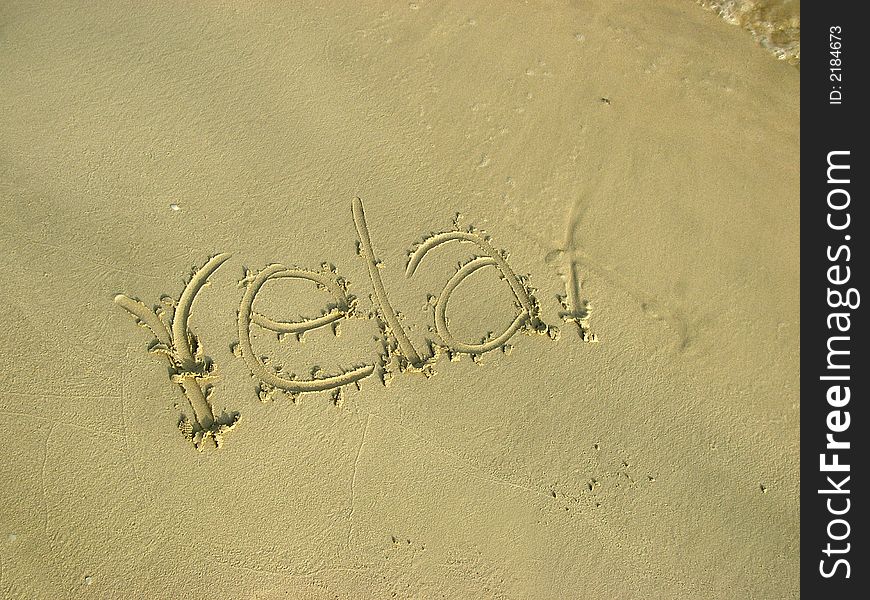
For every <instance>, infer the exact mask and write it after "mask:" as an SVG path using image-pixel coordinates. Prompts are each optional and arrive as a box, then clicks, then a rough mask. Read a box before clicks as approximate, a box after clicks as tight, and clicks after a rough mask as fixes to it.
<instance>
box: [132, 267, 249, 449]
mask: <svg viewBox="0 0 870 600" xmlns="http://www.w3.org/2000/svg"><path fill="white" fill-rule="evenodd" d="M229 258H230V255H229V254H218V255H216V256H213V257H212V258H211V259H210V260H209V261H208V262H207V263H206V264H205V265H203V266H202V267H201V268H200V269H198V270H196V271H195V272H194V273H193V275H192V277H191V278H190V281H188V283H187V285H186V286H185V287H184V291H183V292H182V293H181V296H180V297H179V299H178V301H175V300H173V299H172V298H170V297H168V296H164V297H163V298H161V302H162V304H163V306H161V307H158V308H156V309H150V308H148V307H147V306H146V305H145V304H144V303H142V302H141V301H139V300H134V299H133V298H130V297H129V296H126V295H124V294H118V295H117V296H115V304H117V305H118V306H120V307H121V308H123V309H124V310H126V311H127V312H129V313H130V314H131V315H133V316H134V317H136V319H137V324H139V325H142V326H143V327H145V328H146V329H148V330H149V331H150V332H151V333H152V335H154V337H155V340H154V341H153V342H152V343H151V345H150V346H149V348H148V350H149V351H150V352H152V353H153V354H159V355H162V356H165V357H166V358H167V359H168V360H169V364H170V366H171V371H170V380H171V381H172V382H173V383H176V384H178V385H179V386H180V387H181V389H182V391H183V392H184V396H185V397H186V398H187V401H188V403H189V404H190V407H191V410H192V411H193V420H192V421H191V420H190V419H189V418H187V417H186V416H182V418H181V420H180V422H179V424H178V428H179V429H180V430H181V432H182V433H183V434H184V436H185V437H186V438H187V439H188V440H190V441H191V442H193V444H194V445H195V446H196V448H197V449H199V450H202V449H203V448H204V445H205V441H206V440H208V439H210V440H211V441H213V442H214V444H215V446H217V447H220V446H221V444H222V442H223V436H224V434H225V433H226V432H228V431H229V430H231V429H232V428H233V427H235V425H236V423H238V420H239V414H238V413H232V414H230V415H227V414H223V415H221V416H220V418H216V417H215V415H214V410H213V408H212V405H211V402H210V398H211V394H212V391H213V388H212V385H211V381H213V380H214V379H215V378H216V372H215V367H214V364H213V363H212V362H211V361H210V360H208V359H207V358H206V357H205V355H204V353H203V348H202V345H201V344H200V343H199V339H198V338H197V337H196V335H195V334H194V333H193V332H192V331H191V330H190V328H189V324H188V321H189V319H190V311H191V309H192V307H193V302H194V300H196V297H197V294H199V292H200V290H202V288H203V287H204V286H205V285H206V284H207V283H208V278H209V276H210V275H211V274H212V273H214V272H215V271H216V270H217V269H218V267H220V266H221V265H222V264H223V263H224V262H226V261H227V260H228V259H229Z"/></svg>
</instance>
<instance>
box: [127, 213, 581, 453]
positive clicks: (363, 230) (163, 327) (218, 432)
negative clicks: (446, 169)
mask: <svg viewBox="0 0 870 600" xmlns="http://www.w3.org/2000/svg"><path fill="white" fill-rule="evenodd" d="M353 222H354V224H355V225H356V230H357V233H358V235H359V246H358V254H359V255H360V256H362V257H363V258H364V259H365V261H366V264H367V267H368V273H369V277H370V278H371V284H372V288H373V291H374V295H373V305H374V307H375V308H374V312H373V313H372V314H370V315H365V314H360V313H359V311H358V310H357V299H356V298H355V297H353V296H352V295H350V294H349V293H348V285H347V282H346V281H345V280H344V279H343V278H342V277H340V276H339V275H338V274H337V273H336V272H335V269H334V268H331V267H329V266H328V265H324V266H323V268H322V269H321V270H317V271H315V270H309V269H301V268H289V267H285V266H283V265H280V264H272V265H268V266H267V267H265V268H264V269H262V270H261V271H259V272H256V273H254V272H250V271H249V272H248V273H247V275H246V277H245V278H244V279H243V280H242V281H241V282H240V284H241V285H242V286H243V287H244V288H245V293H244V295H243V297H242V300H241V304H240V306H239V311H238V335H239V340H238V343H237V344H234V346H233V350H234V353H235V354H236V355H237V356H240V357H241V358H242V359H244V361H245V363H246V365H247V366H248V368H249V369H250V370H251V374H252V375H253V376H254V377H255V378H256V379H257V380H259V390H258V391H259V396H260V399H261V400H264V401H265V400H267V399H270V398H272V397H273V396H274V393H275V392H276V391H278V390H281V391H283V392H285V393H286V394H289V395H290V396H291V397H292V398H293V399H294V402H295V401H296V400H297V399H298V397H299V395H300V394H302V393H305V392H322V391H331V392H332V397H333V400H334V402H335V403H336V404H340V403H341V401H342V389H343V388H344V387H345V386H348V385H355V386H356V387H357V388H358V387H359V383H360V381H361V380H363V379H365V378H367V377H370V376H372V375H375V374H376V373H377V374H379V375H380V379H381V382H382V383H383V384H384V385H386V384H387V382H388V381H389V379H390V378H391V377H392V373H393V372H395V371H398V372H406V371H415V372H419V373H422V374H423V375H425V376H427V377H429V376H431V375H433V374H434V370H433V365H434V363H435V362H436V361H437V360H438V358H439V357H440V356H441V355H442V354H446V355H447V356H449V357H450V358H451V359H458V358H459V357H460V356H461V355H462V354H468V355H470V356H471V358H472V359H473V360H475V361H478V360H479V359H480V357H481V356H482V355H483V354H485V353H487V352H490V351H493V350H497V349H500V350H506V349H507V342H508V341H509V340H510V339H511V338H512V337H513V336H514V335H516V334H517V333H518V332H524V333H530V334H544V335H549V336H550V337H551V338H552V339H556V338H557V337H558V334H559V331H558V329H557V328H556V327H554V326H548V325H546V324H545V323H544V322H543V321H541V319H540V316H539V312H540V310H539V306H538V302H537V300H536V299H535V296H534V290H533V289H532V288H530V287H529V285H528V278H527V277H524V276H520V275H517V274H516V273H515V272H514V270H513V269H512V268H511V267H510V265H509V264H508V262H507V253H506V252H504V251H502V250H497V249H496V248H494V247H493V246H492V245H491V243H490V238H489V237H488V236H487V235H485V234H484V233H483V232H481V231H479V230H477V229H475V228H474V227H469V228H468V229H466V230H460V229H459V228H458V224H457V226H456V228H454V229H452V230H449V231H443V232H441V233H437V234H434V235H431V236H430V237H428V238H426V239H425V240H424V241H423V242H422V243H421V244H420V245H418V246H417V247H416V248H415V249H414V250H413V251H412V252H411V254H410V260H409V261H408V265H407V269H406V271H405V274H406V276H407V277H411V276H412V275H414V273H415V272H416V271H417V268H418V267H419V266H420V263H421V261H422V260H423V258H424V257H425V256H426V254H427V253H429V252H430V251H431V250H433V249H435V248H437V247H438V246H441V245H442V244H446V243H448V242H464V243H468V244H472V245H474V246H475V250H476V251H477V252H478V255H477V256H475V257H474V258H472V259H471V260H470V261H468V262H466V263H464V264H462V265H460V267H459V268H458V270H457V271H456V272H455V273H454V274H453V276H452V277H450V279H449V280H448V281H447V283H446V284H445V285H444V288H443V289H442V290H441V293H440V294H439V295H438V296H437V297H435V296H430V297H429V305H430V306H431V307H432V308H433V313H434V327H433V329H434V331H435V332H436V333H437V336H438V338H440V341H439V342H431V343H430V348H429V350H430V353H429V356H428V357H426V358H421V356H420V353H419V352H418V351H417V349H416V348H415V347H414V344H413V343H412V342H411V340H410V339H409V338H408V335H407V333H406V332H405V329H404V328H403V326H402V324H401V322H400V320H399V317H398V315H397V314H396V311H394V310H393V307H392V306H391V305H390V302H389V299H388V297H387V291H386V289H385V288H384V283H383V281H382V280H381V276H380V272H379V271H380V268H381V266H382V265H381V263H380V261H378V260H377V258H375V254H374V250H373V248H372V241H371V238H370V236H369V230H368V227H367V225H366V218H365V212H364V211H363V205H362V201H361V200H360V199H359V198H355V199H354V201H353ZM229 258H230V255H229V254H218V255H216V256H214V257H212V258H211V259H210V260H209V261H208V262H206V264H205V265H203V266H202V267H201V268H199V269H197V270H196V271H195V272H194V273H193V275H192V276H191V278H190V280H189V281H188V282H187V284H186V286H185V288H184V290H183V292H182V293H181V296H180V297H179V298H178V300H175V299H174V298H171V297H169V296H164V297H163V298H161V303H160V305H158V306H156V307H154V308H153V309H152V308H149V307H147V306H146V305H145V304H144V303H142V302H140V301H139V300H136V299H133V298H130V297H129V296H126V295H124V294H118V295H117V296H115V303H116V304H118V305H119V306H121V307H122V308H124V309H125V310H127V311H128V312H129V313H130V314H132V315H133V316H135V317H136V319H137V323H138V324H139V325H142V326H144V327H145V328H147V329H148V330H149V331H150V332H151V334H152V335H153V336H154V338H155V339H154V340H153V341H152V342H151V345H150V347H149V351H150V352H152V353H154V354H157V355H161V356H164V357H165V358H166V359H168V361H169V364H170V379H171V381H172V382H173V383H176V384H177V385H179V386H180V387H181V390H182V391H183V393H184V396H185V397H186V398H187V400H188V402H189V404H190V408H191V409H192V411H193V418H192V419H191V418H188V417H187V416H182V417H181V420H180V422H179V425H178V427H179V429H180V430H181V431H182V433H183V434H184V435H185V437H186V438H187V439H189V440H190V441H191V442H193V444H194V445H195V446H196V447H197V448H198V449H200V450H201V449H203V448H204V444H205V442H206V441H207V440H211V441H212V442H213V443H214V445H215V446H217V447H220V445H221V443H222V441H223V436H224V434H225V433H226V432H227V431H229V430H231V429H232V428H234V427H235V426H236V424H237V423H238V420H239V413H237V412H234V413H232V414H227V413H223V414H221V415H220V416H216V415H215V414H214V411H213V408H212V403H211V395H212V392H213V386H212V382H213V381H214V379H215V377H216V370H215V366H214V363H213V362H212V361H211V360H210V359H209V358H208V357H206V356H205V354H204V352H203V348H202V345H201V344H200V342H199V339H198V338H197V336H196V335H195V334H194V333H193V332H192V331H191V330H190V328H189V326H188V320H189V318H190V313H191V307H192V306H193V303H194V300H196V297H197V294H198V293H199V291H200V290H201V289H202V288H203V286H205V285H206V283H207V282H208V278H209V277H210V276H211V275H212V274H213V273H214V272H215V271H216V270H217V269H218V268H219V267H220V266H221V265H222V264H223V263H224V262H226V261H227V260H228V259H229ZM484 267H492V268H494V269H496V270H497V271H498V274H499V276H500V278H501V279H502V280H503V281H505V282H506V283H507V285H508V286H509V287H510V290H511V292H512V294H513V297H514V305H515V307H516V311H517V313H516V316H515V317H514V318H513V321H512V322H511V324H510V325H509V326H508V327H507V328H506V329H505V330H504V331H503V332H502V333H500V334H498V335H496V334H493V333H490V334H489V335H488V336H487V337H486V338H485V339H483V340H482V341H480V342H474V343H472V342H465V341H462V340H459V339H457V338H456V337H455V336H454V335H453V333H452V332H451V330H450V325H449V320H448V318H447V305H448V302H449V301H450V297H451V295H452V294H453V292H454V291H455V290H456V289H457V288H458V287H459V286H460V284H461V283H462V282H463V281H464V280H465V279H466V278H467V277H468V276H470V275H471V274H472V273H475V272H476V271H478V270H480V269H483V268H484ZM277 279H298V280H305V281H310V282H312V283H314V284H315V285H316V286H317V288H318V289H320V290H323V291H326V292H328V293H329V294H330V295H331V296H332V302H331V304H330V305H329V306H328V308H327V310H325V311H324V312H323V314H321V316H319V317H317V318H312V319H303V320H300V321H286V322H285V321H275V320H273V319H270V318H269V317H267V316H265V315H263V314H260V313H258V312H256V311H255V310H254V301H255V299H256V298H257V294H258V292H260V290H261V289H262V287H263V285H264V284H265V283H266V282H267V281H271V280H277ZM562 305H563V308H564V309H565V310H566V312H564V313H562V318H563V319H564V320H565V321H566V322H572V323H574V324H576V325H577V327H579V329H580V334H581V336H582V338H583V339H584V340H587V341H591V340H592V339H593V336H591V335H589V333H588V330H587V327H586V320H587V319H588V316H589V307H588V304H586V305H584V306H582V307H571V306H569V305H568V300H567V295H566V297H565V298H564V299H563V300H562ZM349 318H376V319H377V322H378V324H379V326H380V330H381V334H382V340H381V341H382V347H383V353H382V354H381V356H380V357H379V358H380V360H379V362H378V363H373V364H363V365H360V366H357V367H354V368H352V369H350V370H347V371H343V372H340V373H335V374H323V373H322V372H320V371H319V370H317V371H316V372H315V373H313V374H312V376H311V378H309V379H302V378H299V377H297V376H296V375H294V374H289V373H285V372H283V370H282V369H280V368H272V367H271V366H270V364H269V360H268V359H267V358H265V357H262V356H261V355H259V354H258V353H257V352H256V351H255V349H254V347H253V344H252V340H251V329H252V327H253V326H254V325H256V326H257V327H261V328H263V329H266V330H269V331H272V332H275V333H277V334H278V337H279V339H282V338H283V337H284V336H286V335H294V336H296V337H297V339H301V336H302V335H303V334H304V333H305V332H307V331H312V330H315V329H319V328H321V327H327V326H329V327H331V328H332V330H333V333H335V334H336V335H337V333H338V324H339V321H341V320H342V319H349Z"/></svg>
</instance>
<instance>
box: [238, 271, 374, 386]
mask: <svg viewBox="0 0 870 600" xmlns="http://www.w3.org/2000/svg"><path fill="white" fill-rule="evenodd" d="M281 278H289V279H303V280H307V281H311V282H313V283H314V284H316V285H317V286H318V287H319V288H321V289H324V290H326V291H328V292H329V293H330V294H331V295H332V297H333V300H334V304H333V305H332V306H331V307H330V308H329V310H328V311H327V312H326V313H325V314H323V315H321V316H320V317H317V318H315V319H306V320H302V321H296V322H283V321H274V320H272V319H270V318H268V317H266V316H264V315H262V314H260V313H258V312H255V311H254V300H255V299H256V297H257V293H258V292H259V291H260V290H261V289H262V287H263V285H264V284H265V283H266V282H267V281H269V280H270V279H281ZM243 284H245V286H246V289H245V294H244V296H243V297H242V303H241V305H240V307H239V318H238V329H239V345H238V350H239V353H240V354H241V356H242V358H243V359H244V360H245V363H246V364H247V365H248V368H249V369H250V370H251V373H252V374H253V375H254V376H255V377H257V378H258V379H259V380H260V381H261V382H262V384H265V387H266V389H268V387H271V388H277V389H280V390H283V391H285V392H288V393H290V394H291V395H295V394H301V393H303V392H321V391H327V390H340V389H341V388H342V386H345V385H348V384H352V383H357V382H358V381H359V380H361V379H364V378H365V377H368V376H369V375H371V374H372V372H373V371H374V365H363V366H360V367H356V368H354V369H352V370H350V371H346V372H344V373H340V374H338V375H330V376H322V377H316V378H313V379H297V378H296V377H295V375H282V374H281V373H279V372H277V371H275V370H273V369H270V368H269V367H268V366H267V365H266V364H265V363H264V362H263V360H262V359H261V358H260V357H259V356H258V355H257V353H256V352H254V348H253V345H252V342H251V325H252V324H256V325H258V326H259V327H262V328H264V329H268V330H270V331H274V332H276V333H278V334H287V333H292V334H296V335H297V336H301V335H302V334H303V333H305V332H306V331H311V330H313V329H318V328H320V327H325V326H327V325H332V326H333V331H336V329H335V327H336V326H337V324H338V321H339V320H341V319H343V318H345V317H350V316H352V315H353V309H354V305H355V299H353V298H351V297H350V296H349V295H348V294H347V289H346V284H345V283H344V282H343V281H342V280H340V279H339V278H338V277H337V276H336V275H335V273H333V272H332V271H330V270H328V269H326V270H324V271H311V270H307V269H290V268H287V267H285V266H283V265H280V264H272V265H269V266H267V267H266V268H265V269H263V270H262V271H260V272H259V273H257V274H256V275H251V276H250V277H249V278H248V279H246V280H245V281H243ZM336 400H338V397H336Z"/></svg>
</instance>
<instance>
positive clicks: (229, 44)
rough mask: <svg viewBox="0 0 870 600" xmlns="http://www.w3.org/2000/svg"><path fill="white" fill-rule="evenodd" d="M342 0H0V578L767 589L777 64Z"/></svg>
mask: <svg viewBox="0 0 870 600" xmlns="http://www.w3.org/2000/svg"><path fill="white" fill-rule="evenodd" d="M359 4H360V5H358V6H355V7H354V8H353V9H352V10H348V9H347V8H341V7H340V6H339V4H338V3H322V4H320V5H316V4H306V5H304V6H301V5H300V6H296V5H295V3H290V4H288V5H287V6H285V7H283V8H279V7H277V6H275V5H272V4H267V3H263V4H259V3H256V4H253V5H240V6H237V7H235V8H234V7H232V6H230V5H228V4H221V5H217V4H213V3H178V2H174V3H169V2H167V3H142V2H138V3H132V2H131V3H129V4H126V3H120V2H117V3H109V4H104V5H100V6H97V5H96V4H89V3H84V4H81V3H73V4H70V3H55V2H38V3H36V2H32V3H24V4H19V3H16V2H4V3H3V4H2V6H0V139H2V148H0V198H2V205H0V206H2V214H3V221H2V225H0V255H2V257H3V269H2V272H0V304H2V307H3V319H2V330H0V417H2V420H3V423H4V438H3V444H2V449H0V459H2V460H0V481H2V483H3V485H2V489H0V590H2V592H3V596H4V598H16V599H17V598H161V599H175V598H179V599H180V598H191V597H215V598H233V599H235V598H245V599H258V600H271V599H278V598H312V599H327V598H349V599H356V598H363V599H364V598H374V599H380V598H459V599H472V598H535V599H544V598H598V599H600V598H739V599H746V598H764V599H774V598H795V597H797V596H798V560H799V544H798V542H799V529H798V516H799V504H798V485H799V473H798V467H799V464H798V443H799V433H798V415H799V413H798V392H799V384H798V350H799V349H798V342H799V301H798V287H799V272H798V267H799V253H798V229H799V215H798V192H799V188H798V170H799V156H798V149H799V128H798V125H799V104H798V90H799V71H798V70H797V69H795V68H794V67H793V66H790V65H789V64H786V62H784V61H777V60H776V59H775V58H774V57H772V56H771V55H770V54H769V53H768V52H767V51H766V50H765V49H763V48H761V47H760V46H758V45H757V44H756V43H755V42H754V41H753V40H752V38H751V37H750V36H749V35H748V34H747V33H746V32H745V31H742V30H741V29H740V28H738V27H734V26H732V25H729V24H728V23H726V22H725V21H723V20H722V19H719V18H718V17H717V16H716V15H715V14H714V13H712V12H710V11H706V10H704V9H703V8H701V7H700V6H698V5H696V4H695V3H692V2H688V1H686V0H670V1H663V2H654V3H637V2H628V1H615V2H614V1H611V0H598V1H589V2H571V3H544V2H529V3H525V4H520V3H513V4H510V5H507V4H501V3H492V4H490V5H488V4H484V3H477V2H458V1H457V2H448V3H435V2H424V1H418V2H413V3H407V2H400V3H374V2H371V3H368V2H367V3H359ZM355 198H358V199H359V200H357V201H355V200H354V199H355ZM355 208H356V210H355ZM363 213H364V217H365V227H364V228H363V227H361V225H362V223H361V220H362V219H361V217H362V216H363ZM450 231H453V232H456V231H459V232H461V233H450V234H446V235H445V236H442V237H436V238H434V241H433V242H431V243H430V245H434V243H435V242H438V241H442V240H446V241H445V243H443V244H442V245H439V246H437V247H434V248H432V249H431V250H429V251H428V253H426V254H425V256H423V257H422V259H421V260H420V263H419V266H418V267H417V268H416V271H415V272H414V273H413V274H412V275H410V276H409V274H408V273H407V272H406V267H407V265H408V262H409V255H410V253H412V252H413V251H414V250H415V248H417V245H418V244H420V243H421V242H423V241H424V240H426V239H427V238H430V237H431V236H432V234H437V233H439V232H450ZM451 238H462V239H451ZM487 239H488V241H486V240H487ZM361 240H362V243H360V241H361ZM481 240H483V241H481ZM427 248H428V246H424V247H423V249H422V250H420V252H424V251H425V250H426V249H427ZM502 251H504V252H505V254H502ZM221 253H226V255H227V256H221ZM213 257H218V258H216V259H213ZM475 257H481V258H479V259H475ZM418 258H419V256H418ZM210 259H213V260H212V263H211V268H213V272H211V273H210V274H209V273H207V272H203V271H200V272H199V273H198V275H197V274H195V273H194V272H195V271H196V270H197V269H200V268H201V267H203V266H204V265H206V263H208V262H209V260H210ZM472 259H475V261H476V262H473V263H471V264H469V261H470V260H472ZM221 261H223V262H221ZM217 263H220V264H217ZM216 264H217V266H215V265H216ZM270 265H283V267H282V266H276V267H269V266H270ZM460 265H464V266H463V267H462V268H460ZM477 267H480V268H479V269H477ZM267 268H270V269H271V270H269V271H266V269H267ZM293 269H297V270H293ZM457 269H460V271H461V272H460V274H459V275H458V276H456V278H454V274H455V273H456V272H457ZM463 269H464V270H463ZM281 274H283V276H282V277H278V275H281ZM192 276H193V277H192ZM258 277H259V280H258ZM306 278H307V279H306ZM312 279H316V280H317V281H318V282H319V283H320V285H319V287H318V286H317V285H315V283H314V282H313V281H312ZM448 282H450V284H449V285H448ZM260 283H262V287H259V290H256V289H255V288H256V287H257V286H259V284H260ZM454 284H455V289H453V290H452V293H451V288H452V287H453V285H454ZM445 286H446V287H447V288H448V289H447V291H446V292H445V291H444V290H445ZM185 290H187V292H185ZM255 291H256V294H255V293H254V292H255ZM119 294H121V295H123V296H118V295H119ZM127 299H129V300H127ZM136 299H138V300H141V304H137V303H135V302H134V300H136ZM448 300H449V305H448V304H447V302H448ZM125 303H126V304H125ZM246 303H247V304H246ZM125 306H126V307H127V309H129V311H133V312H135V311H137V310H139V311H143V310H144V311H145V313H146V316H147V315H151V317H153V319H154V320H153V321H152V322H151V325H152V328H156V329H157V330H158V333H159V335H155V332H154V331H152V330H149V329H147V328H146V327H141V326H137V325H136V318H134V317H133V316H132V315H131V314H130V312H129V311H128V310H127V309H125ZM155 307H162V308H161V310H159V311H157V312H159V313H160V315H159V316H158V314H157V313H151V312H150V311H152V310H153V309H154V308H155ZM188 309H189V311H188ZM240 311H241V318H240V316H239V312H240ZM188 312H189V314H188ZM320 317H323V319H324V321H323V323H320V322H316V323H315V322H312V321H311V320H312V319H316V318H320ZM149 318H150V317H149ZM304 319H307V321H306V320H304ZM240 321H241V323H240ZM279 321H281V322H286V323H289V325H285V326H284V329H285V330H286V331H285V335H283V336H281V339H279V336H278V335H277V334H276V332H275V331H270V329H269V328H270V327H271V328H272V329H275V328H277V327H278V326H279V324H278V323H277V322H279ZM326 321H330V322H328V323H327V322H326ZM163 323H165V324H166V326H164V325H163ZM293 323H297V325H293ZM298 323H302V324H303V325H301V326H300V325H298ZM264 324H265V325H267V326H266V327H264V326H263V325H264ZM318 324H323V326H322V327H317V328H316V329H312V330H311V331H307V332H305V333H304V335H302V336H301V340H299V339H297V336H296V335H295V333H294V327H295V328H296V329H297V330H298V329H299V327H302V328H305V327H307V326H309V325H310V326H313V325H318ZM333 325H338V330H337V332H334V331H333ZM511 326H514V328H515V329H517V331H515V332H513V333H514V335H512V336H509V338H510V339H507V340H506V339H497V338H498V336H499V334H501V332H502V331H505V329H506V328H510V327H511ZM161 327H163V329H162V330H161ZM336 333H338V334H339V335H336ZM510 333H512V331H511V330H508V335H509V334H510ZM161 336H162V337H163V338H164V339H163V340H162V344H157V345H155V337H156V338H158V339H159V338H160V337H161ZM243 338H247V339H249V343H247V342H245V339H243ZM489 342H492V343H489ZM149 348H151V349H152V350H153V351H152V352H151V353H149V352H148V350H149ZM484 350H486V351H484ZM414 354H416V357H415V356H414ZM264 356H266V357H268V358H267V359H266V360H265V361H264V360H263V357H264ZM258 370H260V371H262V372H263V373H268V377H270V378H272V380H273V382H277V385H276V384H275V383H273V384H269V383H268V382H266V383H263V377H259V376H257V377H255V376H254V374H255V373H257V372H258ZM329 377H333V378H339V379H328V378H329ZM342 378H343V379H342ZM352 379H356V381H355V382H352V381H351V380H352ZM336 381H338V383H335V382H336ZM282 386H283V388H284V389H282ZM306 386H307V387H315V388H317V387H320V388H326V389H325V390H324V391H315V392H311V391H309V392H306V393H302V394H296V393H295V392H296V391H299V388H306ZM209 388H210V390H211V392H210V394H209V395H208V396H207V398H206V397H205V393H207V392H208V391H209ZM337 390H340V391H337ZM197 394H199V396H197ZM191 402H193V407H192V405H191ZM197 403H198V404H197ZM204 403H205V404H204ZM196 408H198V411H197V410H195V409H196ZM209 411H210V412H212V413H213V416H214V418H215V421H214V423H213V424H212V423H211V419H210V415H207V414H205V413H206V412H209ZM236 417H238V419H237V420H236ZM179 425H180V427H179ZM181 430H183V431H181ZM215 441H218V442H220V447H219V448H217V447H215V443H214V442H215ZM197 444H198V446H199V448H197Z"/></svg>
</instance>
